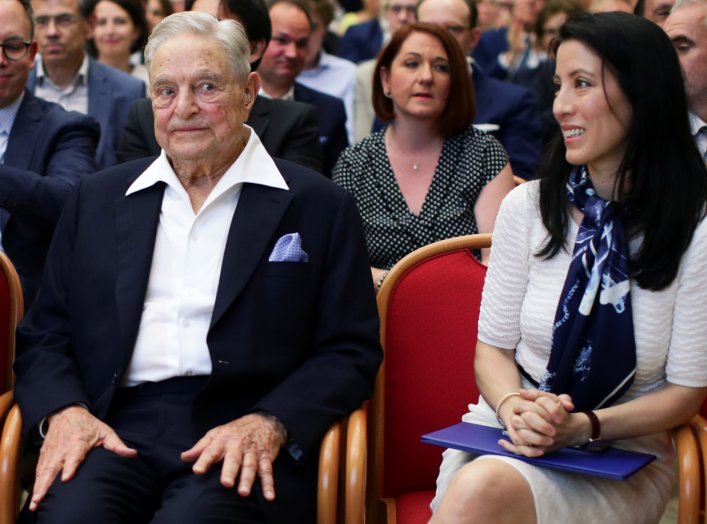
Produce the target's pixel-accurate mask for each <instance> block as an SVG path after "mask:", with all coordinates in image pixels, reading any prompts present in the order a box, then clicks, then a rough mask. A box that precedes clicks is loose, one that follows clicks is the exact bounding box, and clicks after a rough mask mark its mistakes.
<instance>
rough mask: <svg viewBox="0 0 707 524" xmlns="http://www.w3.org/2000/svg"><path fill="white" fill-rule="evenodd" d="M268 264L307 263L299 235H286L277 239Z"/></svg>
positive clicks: (307, 257) (307, 258)
mask: <svg viewBox="0 0 707 524" xmlns="http://www.w3.org/2000/svg"><path fill="white" fill-rule="evenodd" d="M268 262H309V255H307V253H306V252H305V251H304V250H303V249H302V238H301V237H300V236H299V233H288V234H286V235H283V236H281V237H280V238H278V239H277V242H275V247H274V248H273V250H272V253H270V257H269V258H268Z"/></svg>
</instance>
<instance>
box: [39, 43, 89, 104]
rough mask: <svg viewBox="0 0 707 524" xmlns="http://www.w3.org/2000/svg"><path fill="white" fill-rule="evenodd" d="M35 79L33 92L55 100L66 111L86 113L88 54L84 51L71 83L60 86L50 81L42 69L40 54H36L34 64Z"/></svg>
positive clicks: (52, 100) (51, 100)
mask: <svg viewBox="0 0 707 524" xmlns="http://www.w3.org/2000/svg"><path fill="white" fill-rule="evenodd" d="M34 67H35V68H36V69H37V80H36V82H35V85H34V94H35V95H37V96H38V97H40V98H43V99H44V100H49V101H50V102H56V103H57V104H59V105H60V106H61V107H63V108H64V109H66V110H67V111H78V112H79V113H83V114H84V115H87V114H88V55H86V54H85V53H84V55H83V62H81V67H79V70H78V72H77V74H76V76H75V77H74V81H73V83H72V84H71V85H70V86H68V87H66V88H61V87H59V86H57V85H56V84H55V83H54V82H52V80H51V78H49V77H48V76H47V74H46V72H45V71H44V65H43V64H42V56H41V55H40V54H37V58H36V60H35V66H34Z"/></svg>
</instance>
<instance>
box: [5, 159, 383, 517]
mask: <svg viewBox="0 0 707 524" xmlns="http://www.w3.org/2000/svg"><path fill="white" fill-rule="evenodd" d="M151 161H152V159H144V160H136V161H133V162H128V163H125V164H121V165H119V166H116V167H114V168H111V169H108V170H105V171H103V172H100V173H97V174H96V175H94V176H91V177H85V178H84V179H82V180H81V182H80V184H78V186H77V188H76V190H75V191H74V192H73V194H72V196H71V198H70V199H69V201H68V203H67V205H66V208H65V211H64V214H63V216H62V218H61V220H60V222H59V225H58V226H57V231H56V235H55V237H54V240H53V242H52V246H51V249H50V253H49V259H48V264H47V271H46V273H45V278H44V280H43V282H42V287H41V289H40V292H39V295H38V297H37V301H36V303H35V306H34V307H33V308H32V310H30V311H29V313H28V315H27V316H26V317H25V319H24V320H23V322H22V324H21V326H20V328H19V331H18V356H17V359H16V360H15V370H16V373H17V377H18V380H17V385H16V388H15V393H16V396H17V399H18V401H19V404H20V407H21V409H22V416H23V420H24V427H25V428H34V427H36V424H37V423H38V422H39V421H40V420H41V419H42V418H43V417H45V416H46V415H48V414H49V413H52V412H53V411H56V410H58V409H60V408H62V407H64V406H67V405H70V404H74V403H77V402H82V403H84V404H85V405H86V406H87V407H88V408H89V409H90V411H91V412H92V413H93V414H94V415H96V416H97V417H98V418H103V417H105V416H106V413H107V412H108V409H109V406H110V404H111V400H112V399H113V396H114V394H115V392H116V389H117V388H118V385H119V381H120V378H121V377H122V375H123V373H124V372H125V370H126V368H127V366H128V364H129V362H130V359H131V356H132V352H133V348H134V344H135V340H136V337H137V333H138V328H139V324H140V319H141V315H142V309H143V304H144V300H145V293H146V288H147V283H148V278H149V275H150V267H151V263H152V253H153V250H154V244H155V237H156V232H157V224H158V221H159V215H160V209H161V206H162V197H163V194H164V187H165V186H164V184H162V183H160V184H156V185H153V186H151V187H149V188H146V189H144V190H141V191H138V192H136V193H133V194H131V195H129V196H126V195H125V192H126V190H127V189H128V187H129V186H130V184H131V183H132V182H133V181H134V180H135V178H136V177H137V176H138V175H139V174H140V173H142V171H143V170H144V169H145V168H146V167H147V166H148V165H149V164H150V162H151ZM276 163H277V166H278V168H279V169H280V172H281V173H282V174H283V176H284V178H285V180H286V182H287V184H288V186H289V190H282V189H275V188H270V187H265V186H260V185H255V184H245V185H244V187H243V189H242V192H241V195H240V199H239V202H238V206H237V208H236V211H235V214H234V216H233V221H232V224H231V227H230V231H229V234H228V238H227V240H226V246H225V252H224V259H223V265H222V267H221V277H220V279H219V283H218V290H217V294H216V300H215V303H214V309H213V314H212V318H211V324H210V327H209V331H208V334H207V339H206V340H207V345H208V348H209V352H210V355H211V361H212V366H213V370H212V373H211V376H210V377H209V380H208V382H207V384H206V385H205V387H204V389H203V390H202V391H201V392H200V393H199V394H198V395H197V396H196V398H195V400H194V417H195V419H194V420H195V422H196V424H197V425H198V426H199V427H202V428H203V430H204V431H206V430H207V429H209V428H212V427H215V426H216V425H220V424H224V423H226V422H228V421H230V420H233V419H236V418H238V417H240V416H242V415H244V414H246V413H248V412H252V411H254V410H264V411H267V412H269V413H272V414H273V415H275V416H276V417H277V418H278V419H279V420H280V421H282V423H283V424H284V425H285V427H286V428H287V431H288V435H289V437H290V438H291V439H293V440H294V441H295V442H296V443H297V444H298V445H299V448H300V449H301V451H302V452H303V454H302V456H301V458H299V459H298V460H295V459H294V458H293V457H292V456H291V455H290V454H288V453H287V452H286V451H285V450H283V451H282V452H281V453H280V454H279V455H278V458H277V460H276V462H275V464H274V476H275V486H276V490H277V499H276V501H275V502H273V503H266V502H263V503H262V506H263V510H264V512H265V514H266V515H267V517H268V522H273V523H281V522H292V523H309V522H315V521H316V518H315V514H316V504H315V500H316V478H317V463H318V449H319V444H320V441H321V438H322V436H323V435H324V433H325V431H326V429H327V428H328V426H329V425H331V423H332V422H333V421H335V420H337V419H339V418H340V417H343V416H345V415H346V414H347V413H349V412H351V411H352V410H353V409H355V408H356V407H358V406H360V405H361V403H362V402H363V401H364V400H365V399H367V398H368V397H369V396H370V394H371V391H372V388H373V383H374V379H375V375H376V371H377V369H378V365H379V363H380V360H381V358H382V352H381V350H380V346H379V344H378V318H377V312H376V306H375V298H374V293H373V286H372V284H371V273H370V268H369V265H368V256H367V252H366V245H365V242H364V238H363V231H362V226H361V223H360V219H359V217H358V212H357V210H356V206H355V204H354V203H353V201H352V199H351V197H350V196H349V195H348V194H347V193H346V191H344V190H343V189H341V188H339V187H337V186H336V185H335V184H332V183H331V182H330V181H328V180H326V179H325V178H324V177H322V176H321V175H320V174H318V173H315V172H314V171H310V170H308V169H306V168H303V167H300V166H298V165H296V164H293V163H290V162H285V161H276ZM293 232H298V233H299V234H300V236H301V238H302V249H303V250H304V251H305V252H306V253H307V254H308V261H307V262H269V261H268V258H269V255H270V253H271V252H272V251H273V247H274V245H275V243H276V241H277V240H278V239H279V238H280V237H282V236H283V235H285V234H288V233H293ZM256 491H257V492H259V491H260V490H256ZM258 496H261V494H260V493H258Z"/></svg>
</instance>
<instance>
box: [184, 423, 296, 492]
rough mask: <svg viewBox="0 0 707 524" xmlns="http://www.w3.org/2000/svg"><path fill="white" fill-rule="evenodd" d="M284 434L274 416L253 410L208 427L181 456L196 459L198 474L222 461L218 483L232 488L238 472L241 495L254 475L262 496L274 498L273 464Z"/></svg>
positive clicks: (251, 482)
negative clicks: (206, 431)
mask: <svg viewBox="0 0 707 524" xmlns="http://www.w3.org/2000/svg"><path fill="white" fill-rule="evenodd" d="M286 438H287V434H286V431H285V429H284V427H283V426H282V424H281V423H280V422H278V421H277V419H276V418H274V417H271V416H268V415H266V414H259V413H252V414H250V415H246V416H244V417H242V418H239V419H236V420H233V421H231V422H229V423H228V424H224V425H223V426H218V427H216V428H214V429H212V430H211V431H209V432H208V433H207V434H206V435H204V437H203V438H201V440H199V442H197V443H196V444H195V445H194V447H192V448H191V449H189V450H187V451H185V452H184V453H182V460H184V461H186V462H193V461H196V462H195V463H194V466H193V468H192V469H193V471H194V473H196V474H199V475H200V474H203V473H206V472H207V471H208V470H209V469H210V468H211V467H212V466H213V465H215V464H217V463H219V462H221V461H223V466H222V467H221V485H222V486H224V487H226V488H232V487H233V486H235V483H236V477H238V475H239V473H240V480H239V482H238V494H239V495H241V496H243V497H247V496H248V495H250V492H251V488H252V487H253V482H254V481H255V476H256V475H257V476H258V477H260V482H261V484H262V486H263V495H264V496H265V499H266V500H274V499H275V481H274V479H273V469H272V464H273V462H274V461H275V458H276V457H277V455H278V453H279V452H280V448H282V446H283V445H284V444H285V440H286Z"/></svg>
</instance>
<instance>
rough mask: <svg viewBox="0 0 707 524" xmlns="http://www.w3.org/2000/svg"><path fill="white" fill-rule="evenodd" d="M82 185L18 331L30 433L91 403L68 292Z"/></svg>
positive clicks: (19, 388) (19, 387) (20, 396)
mask: <svg viewBox="0 0 707 524" xmlns="http://www.w3.org/2000/svg"><path fill="white" fill-rule="evenodd" d="M80 185H81V184H78V187H77V188H76V191H74V193H73V194H72V195H71V197H70V198H69V200H68V202H67V203H66V206H65V210H64V213H63V214H62V216H61V219H60V220H59V224H58V225H57V228H56V231H55V234H54V238H53V240H52V243H51V246H50V248H49V255H48V257H47V264H46V270H45V273H44V277H43V280H42V288H41V290H40V292H39V295H38V297H37V300H36V302H35V304H34V306H33V307H32V308H30V310H29V312H28V314H27V315H26V316H25V318H24V319H23V320H22V322H21V324H20V326H19V328H18V330H17V357H16V358H15V364H14V370H15V373H16V375H17V383H16V384H15V396H16V397H17V400H18V402H19V404H20V408H21V410H22V419H23V427H24V431H25V432H26V433H27V432H29V431H30V430H31V429H32V428H35V427H36V426H37V424H38V423H39V422H40V421H41V420H42V419H43V418H44V417H46V416H47V415H49V414H51V413H53V412H54V411H57V410H58V409H61V408H63V407H65V406H68V405H70V404H75V403H83V404H85V405H86V406H90V405H91V402H90V400H89V399H88V396H87V395H86V393H85V390H84V387H83V383H82V380H81V377H80V373H79V370H78V368H77V367H76V364H75V362H74V359H73V357H72V351H71V342H70V321H69V306H68V289H67V288H68V285H67V283H68V281H69V274H70V268H71V259H72V253H73V245H74V231H75V223H76V220H77V218H76V217H77V208H78V196H79V189H80Z"/></svg>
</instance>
